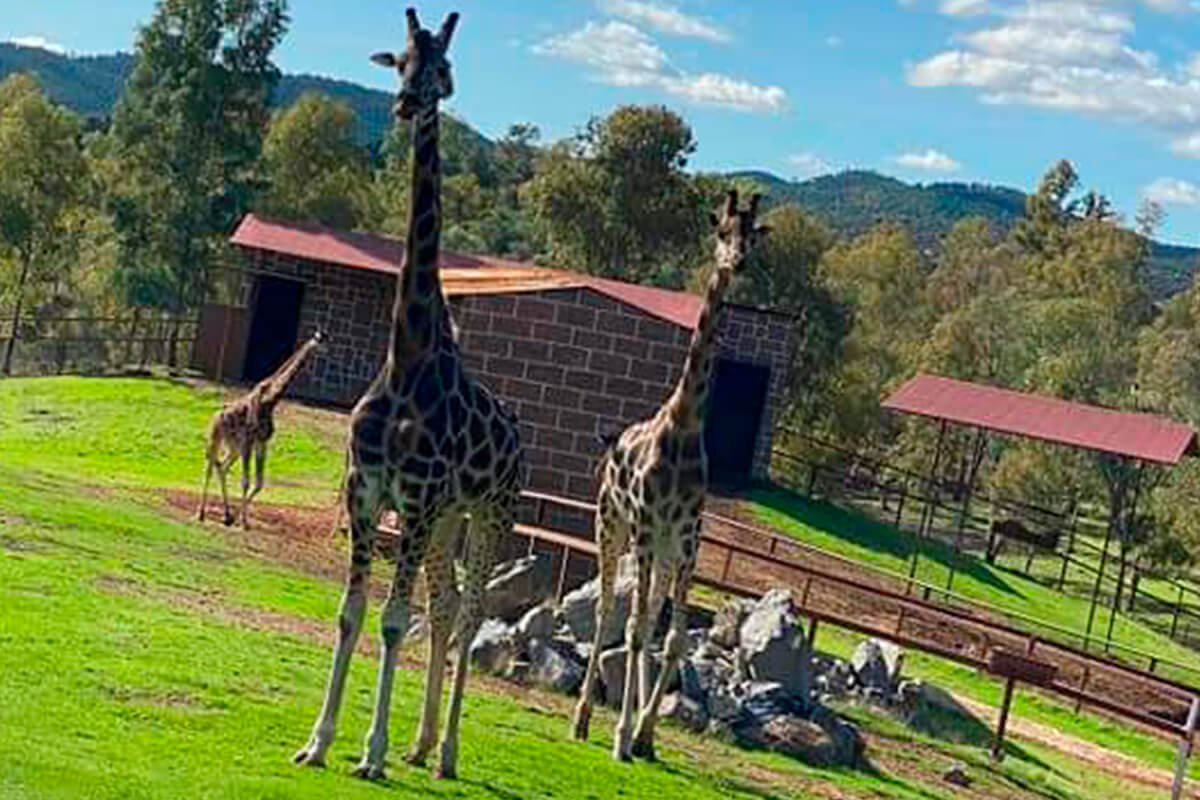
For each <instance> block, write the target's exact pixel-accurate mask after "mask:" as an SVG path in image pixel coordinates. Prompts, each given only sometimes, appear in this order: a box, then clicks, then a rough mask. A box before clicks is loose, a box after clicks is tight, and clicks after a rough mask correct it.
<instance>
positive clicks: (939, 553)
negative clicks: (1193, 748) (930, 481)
mask: <svg viewBox="0 0 1200 800" xmlns="http://www.w3.org/2000/svg"><path fill="white" fill-rule="evenodd" d="M751 500H752V503H751V509H752V512H753V513H754V514H755V516H756V517H757V518H758V520H759V521H760V522H762V523H763V524H765V525H768V526H770V527H772V528H775V529H776V530H779V531H782V532H785V533H787V534H789V535H791V536H793V537H795V538H796V539H798V540H800V541H804V542H806V543H808V544H812V545H814V546H816V547H819V548H821V549H823V550H827V551H829V552H832V553H837V554H839V555H842V556H845V557H846V558H850V559H853V560H855V561H859V562H862V563H865V564H869V565H871V566H874V567H879V568H881V569H886V570H890V571H892V572H896V573H901V574H904V575H907V574H908V570H909V565H910V561H911V554H912V537H911V536H909V535H908V534H906V533H905V534H902V533H898V532H897V531H896V530H895V529H894V528H893V527H891V526H890V525H886V524H884V523H881V522H877V521H875V520H873V519H870V518H868V517H866V516H864V515H862V514H859V513H856V512H854V511H849V510H845V509H842V508H838V507H836V506H833V505H830V504H828V503H824V502H808V501H806V500H805V499H804V498H803V497H801V496H800V495H797V494H794V493H791V492H787V491H784V490H781V489H762V490H758V491H756V492H754V493H752V494H751ZM952 563H953V564H954V565H955V569H956V574H955V578H954V591H955V592H956V593H957V594H960V595H963V596H965V597H968V598H971V599H973V600H979V601H982V602H984V603H988V604H990V605H993V606H996V607H998V608H1000V609H1004V610H1006V611H1012V612H1015V613H1018V614H1024V615H1027V616H1029V617H1033V618H1036V619H1038V620H1040V621H1043V622H1046V623H1050V624H1052V625H1057V626H1059V627H1061V628H1066V629H1069V630H1072V631H1080V632H1082V631H1083V630H1084V629H1085V627H1086V625H1087V617H1088V601H1087V600H1086V599H1084V598H1080V597H1071V596H1066V595H1063V594H1060V593H1058V592H1055V591H1054V590H1052V589H1050V588H1047V587H1046V586H1044V585H1043V584H1041V583H1038V582H1037V581H1034V580H1030V579H1029V578H1027V577H1025V576H1024V575H1023V574H1021V573H1020V572H1017V571H1014V570H1011V569H1005V568H1003V567H1002V566H993V565H989V564H987V563H986V562H985V561H983V560H982V559H980V558H976V557H973V556H969V555H960V556H959V557H958V558H957V560H956V561H955V556H954V553H953V550H952V549H951V547H950V546H948V545H946V544H945V543H943V542H940V541H936V540H925V541H923V542H922V543H921V545H920V557H919V560H918V569H917V579H918V580H921V581H923V582H925V583H928V584H931V585H933V586H935V587H942V586H945V585H946V578H947V575H948V573H949V569H950V565H951V564H952ZM1107 627H1108V611H1107V610H1104V609H1101V610H1098V611H1097V615H1096V621H1095V626H1094V630H1095V631H1098V632H1099V636H1100V637H1101V638H1102V637H1103V636H1104V632H1105V631H1106V630H1107ZM1052 638H1053V637H1052ZM1113 641H1114V642H1116V643H1119V644H1123V645H1126V646H1128V647H1131V648H1134V649H1136V650H1140V651H1142V652H1144V653H1147V654H1153V655H1155V656H1158V657H1159V658H1161V659H1169V660H1171V661H1174V662H1177V663H1179V664H1183V665H1195V664H1197V661H1198V659H1197V654H1196V652H1195V651H1193V650H1190V649H1189V648H1186V647H1184V646H1182V645H1180V644H1178V643H1176V642H1173V641H1171V640H1170V639H1168V638H1167V637H1166V636H1164V635H1163V634H1161V633H1159V632H1157V631H1155V630H1153V629H1151V628H1149V627H1147V626H1146V625H1143V624H1141V623H1140V622H1137V621H1135V620H1132V619H1130V618H1129V617H1127V616H1124V615H1118V616H1117V618H1116V620H1115V622H1114V625H1113ZM1072 643H1074V644H1078V642H1077V641H1076V642H1072ZM1146 663H1147V662H1146V660H1145V659H1143V660H1142V661H1141V663H1139V664H1138V665H1139V666H1141V667H1143V668H1144V667H1145V666H1146ZM1177 677H1179V678H1180V679H1182V680H1188V681H1189V682H1193V683H1195V682H1197V680H1200V676H1198V675H1197V674H1196V673H1194V672H1192V673H1188V672H1181V673H1180V674H1179V675H1178V676H1177Z"/></svg>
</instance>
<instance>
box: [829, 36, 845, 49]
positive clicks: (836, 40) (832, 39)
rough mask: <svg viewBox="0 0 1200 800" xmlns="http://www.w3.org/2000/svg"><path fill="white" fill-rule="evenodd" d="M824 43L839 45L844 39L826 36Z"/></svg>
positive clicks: (833, 45)
mask: <svg viewBox="0 0 1200 800" xmlns="http://www.w3.org/2000/svg"><path fill="white" fill-rule="evenodd" d="M825 44H826V46H828V47H841V46H842V45H843V44H845V41H844V40H843V39H842V37H840V36H826V37H825Z"/></svg>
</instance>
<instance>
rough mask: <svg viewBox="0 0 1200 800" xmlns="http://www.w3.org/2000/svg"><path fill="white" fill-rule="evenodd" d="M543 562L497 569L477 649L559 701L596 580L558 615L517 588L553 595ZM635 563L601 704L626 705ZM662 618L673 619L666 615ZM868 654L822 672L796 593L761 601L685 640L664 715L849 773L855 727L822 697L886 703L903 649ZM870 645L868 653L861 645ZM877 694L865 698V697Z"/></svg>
mask: <svg viewBox="0 0 1200 800" xmlns="http://www.w3.org/2000/svg"><path fill="white" fill-rule="evenodd" d="M542 569H543V567H542V566H540V565H539V563H538V560H537V557H530V558H529V559H522V560H521V561H519V562H515V563H513V564H508V565H504V566H502V567H500V568H498V569H497V572H496V576H495V578H494V580H493V584H492V585H493V587H494V589H496V590H497V591H495V592H491V591H490V592H489V593H490V594H493V595H494V597H502V598H504V599H503V602H497V601H495V600H494V597H493V598H490V602H489V608H490V609H491V610H492V612H493V613H494V618H491V619H488V620H487V621H486V622H485V623H484V625H483V627H482V628H481V629H480V631H479V633H478V635H477V636H476V637H475V640H474V642H473V643H472V645H471V650H470V652H471V659H472V663H473V664H474V666H475V667H476V668H478V669H481V670H485V671H487V672H490V673H493V674H496V675H501V676H504V677H506V678H509V679H512V680H516V681H520V682H523V683H528V684H532V685H537V686H542V687H545V688H549V689H552V690H554V691H559V692H565V693H576V692H578V690H579V687H580V685H581V683H582V681H583V674H584V670H585V669H586V666H587V660H588V657H589V656H590V654H591V648H592V642H593V638H594V635H595V625H596V603H597V602H598V600H599V582H598V581H591V582H589V583H587V584H584V585H583V586H581V587H580V588H578V589H576V590H575V591H573V592H571V593H570V594H568V595H567V596H566V597H564V598H563V601H562V603H560V604H559V605H558V607H556V608H555V607H552V606H551V605H550V604H549V603H547V602H545V598H544V597H543V596H541V595H540V594H539V592H538V591H536V590H532V591H529V592H522V591H520V590H519V588H514V587H532V586H538V585H540V586H542V587H545V586H547V585H549V583H550V582H549V581H546V582H545V583H542V582H540V581H532V580H529V578H530V577H532V576H534V575H535V573H537V572H538V571H540V570H542ZM634 584H635V575H634V568H633V562H632V561H631V560H630V559H628V558H626V559H622V562H621V565H620V568H619V571H618V576H617V581H616V591H615V599H614V608H613V612H612V614H611V616H610V622H609V623H608V625H607V629H606V630H605V631H604V633H603V636H602V637H601V638H600V644H601V648H602V652H601V656H600V662H599V667H600V674H599V678H600V679H599V686H598V687H597V698H596V699H597V701H599V702H603V703H605V704H607V705H609V706H613V707H616V706H619V705H620V702H621V697H622V695H623V691H624V680H625V661H626V658H627V655H628V653H627V650H626V648H625V646H624V631H625V623H626V621H627V619H628V617H629V612H630V607H631V604H632V599H633V589H634ZM664 611H665V610H664ZM666 620H667V615H666V614H665V613H664V615H663V617H662V618H661V619H660V620H657V621H656V624H655V632H654V636H653V637H652V638H651V646H650V648H649V649H648V652H649V655H650V659H651V680H657V677H658V672H659V670H660V668H661V663H662V660H661V647H662V635H663V633H664V632H665V627H666V625H665V623H666ZM866 644H867V645H870V647H869V648H868V650H869V652H867V653H865V654H864V656H863V658H862V659H859V658H858V657H857V656H856V659H855V661H854V662H853V663H850V664H846V663H845V662H838V661H836V660H833V659H818V660H816V661H815V662H814V659H813V657H812V652H811V649H810V646H809V640H808V635H807V631H806V630H805V626H804V624H803V621H802V619H801V615H800V613H799V611H798V609H797V608H796V606H795V605H794V603H793V602H792V598H791V595H790V593H789V592H788V591H786V590H783V589H777V590H774V591H772V592H770V593H768V594H767V595H765V596H764V597H762V598H761V599H759V600H757V601H748V600H739V601H734V602H731V603H729V604H727V605H726V606H725V607H723V608H722V609H721V610H720V611H719V612H718V613H717V614H716V616H715V618H714V619H713V620H712V623H711V625H710V626H709V627H697V628H694V629H692V630H690V631H689V632H688V636H687V641H686V647H685V655H684V657H683V659H682V660H681V663H680V668H679V670H678V671H677V674H676V675H675V676H674V679H673V681H672V684H673V685H671V686H670V687H669V689H670V692H671V693H670V694H669V695H668V696H667V697H666V698H665V700H664V703H663V708H662V714H663V716H664V717H667V718H671V719H674V720H675V721H676V722H677V723H679V724H680V725H682V726H684V727H686V728H688V729H690V730H693V731H697V732H701V731H708V732H712V733H718V734H722V735H727V736H732V737H733V738H736V739H737V740H739V741H742V742H744V743H747V744H750V745H754V746H760V747H765V748H769V749H773V750H778V751H783V752H787V753H790V754H792V755H795V756H798V757H800V758H802V759H804V760H806V761H808V762H810V763H814V764H823V765H824V764H853V763H855V762H856V761H857V760H858V759H859V756H860V755H861V753H862V748H863V745H862V739H861V737H860V736H859V734H858V731H857V730H856V729H855V728H854V726H853V725H851V724H850V723H848V722H846V721H845V720H843V719H841V718H840V717H838V716H837V715H836V714H834V713H833V712H832V711H830V710H829V709H828V708H827V707H826V706H825V705H823V704H822V703H821V702H820V700H821V698H823V697H824V698H830V697H838V698H840V697H845V696H847V695H848V694H850V693H854V692H859V693H860V696H862V697H864V699H875V698H876V696H878V698H884V697H890V696H892V695H894V694H895V692H894V691H892V690H890V689H885V687H891V686H898V678H899V670H900V661H901V658H900V656H899V651H898V649H895V648H894V647H893V646H889V645H887V644H886V643H878V642H876V643H870V642H869V643H866ZM865 646H866V645H865ZM868 689H869V690H870V693H867V694H862V692H863V691H865V690H868Z"/></svg>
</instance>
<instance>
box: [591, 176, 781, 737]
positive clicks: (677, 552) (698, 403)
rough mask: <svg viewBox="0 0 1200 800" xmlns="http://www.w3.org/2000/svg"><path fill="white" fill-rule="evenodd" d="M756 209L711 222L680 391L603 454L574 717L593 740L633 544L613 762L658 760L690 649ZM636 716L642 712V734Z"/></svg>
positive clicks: (727, 209) (754, 202) (758, 232)
mask: <svg viewBox="0 0 1200 800" xmlns="http://www.w3.org/2000/svg"><path fill="white" fill-rule="evenodd" d="M758 202H759V196H758V195H754V196H753V197H751V199H750V206H749V208H748V209H747V210H745V211H739V210H738V207H737V192H736V191H732V190H731V191H730V192H729V194H728V196H727V198H726V200H725V203H724V205H723V207H722V208H721V213H720V215H719V216H718V215H716V214H713V215H711V219H712V222H713V225H715V226H716V229H717V238H716V269H715V270H714V271H713V275H712V278H711V279H710V280H709V283H708V292H707V296H706V298H705V303H704V308H703V311H702V312H701V314H700V320H699V322H698V323H697V324H696V330H695V333H694V334H693V335H692V342H691V346H690V349H689V350H688V356H687V361H686V363H685V364H684V367H683V375H682V377H681V378H680V380H679V385H678V386H677V387H676V388H675V391H674V392H673V393H672V394H671V396H670V397H668V398H667V401H666V403H664V404H663V406H662V408H661V409H659V411H658V413H657V414H655V415H654V417H652V418H651V419H648V420H645V421H643V422H638V423H634V424H633V425H631V426H629V427H628V428H626V429H625V432H624V433H622V434H621V435H620V437H619V438H618V439H617V440H616V441H615V443H613V445H612V446H611V447H610V448H609V450H608V452H607V453H605V455H604V458H603V460H602V462H601V464H600V468H599V474H600V479H601V485H600V491H599V494H598V496H597V500H596V523H595V526H596V540H597V544H598V545H599V548H600V557H599V566H600V601H599V603H598V604H597V606H596V640H595V642H594V643H593V646H592V652H591V657H590V658H589V659H588V666H587V673H586V674H585V676H584V680H583V688H582V689H581V690H580V696H579V705H578V706H577V707H576V710H575V726H574V735H575V738H576V739H580V740H583V739H586V738H587V735H588V720H589V719H590V717H591V703H592V692H593V688H594V685H595V681H596V672H597V667H598V664H599V660H600V651H601V648H602V645H603V641H602V638H603V632H604V631H605V630H606V628H607V625H606V622H607V619H608V617H609V615H610V614H611V612H612V607H613V587H614V583H615V580H616V574H617V561H618V559H619V558H620V556H621V554H622V553H624V552H625V550H626V548H627V547H629V546H630V545H631V544H632V546H633V552H634V555H635V557H636V559H637V583H636V585H635V587H634V593H633V608H632V611H631V613H630V616H629V622H628V624H627V626H626V629H625V639H626V644H627V653H628V656H627V658H626V661H625V694H624V698H623V701H622V704H621V717H620V721H619V722H618V723H617V731H616V737H615V741H614V743H613V756H614V757H615V758H617V759H620V760H622V761H628V760H629V759H630V757H631V756H639V757H644V758H650V759H652V758H654V723H655V720H656V718H657V716H658V709H659V705H660V704H661V703H662V699H663V694H664V692H665V690H666V687H667V686H668V685H669V684H670V682H671V680H672V679H673V677H674V673H675V670H676V668H677V666H678V661H679V658H680V656H681V655H682V651H683V645H684V633H685V631H684V627H685V625H686V621H687V617H686V615H687V608H686V603H687V594H688V588H689V586H690V585H691V582H692V572H693V570H694V569H695V564H696V548H697V544H698V541H699V534H700V511H701V508H702V507H703V505H704V495H705V491H706V489H707V484H708V460H707V456H706V454H705V452H704V416H705V410H706V406H707V402H708V396H709V391H710V389H711V384H712V375H713V360H714V358H715V357H716V349H717V348H716V346H715V345H716V336H717V327H718V324H719V319H718V316H719V311H720V307H721V302H722V300H723V298H724V296H725V292H726V290H727V289H728V287H729V284H730V281H731V280H732V279H733V276H734V275H735V274H736V273H738V272H739V271H740V270H741V269H742V268H743V267H744V265H745V263H746V259H747V256H748V255H749V253H750V251H751V250H752V249H753V247H754V246H755V244H756V243H757V242H758V241H759V239H761V238H762V236H763V235H764V234H766V233H767V228H766V227H765V226H762V225H757V224H756V218H757V212H758ZM652 576H653V582H652V581H651V578H652ZM668 587H670V591H671V600H672V606H671V611H672V616H671V628H670V631H669V633H668V634H667V639H666V643H665V652H664V654H663V668H662V672H661V673H660V674H659V677H658V682H657V683H656V684H655V685H654V690H653V692H650V680H649V678H650V669H649V667H650V662H649V656H648V654H647V653H646V649H645V648H646V644H647V643H646V639H647V636H648V628H649V620H651V619H656V618H657V616H658V611H659V609H660V607H661V603H662V599H663V597H664V594H665V592H666V590H667V588H668ZM635 691H637V692H638V696H637V697H635V695H634V692H635ZM635 704H636V705H635ZM635 709H640V713H639V716H638V719H637V728H636V730H634V729H633V715H634V711H635ZM631 734H632V739H631Z"/></svg>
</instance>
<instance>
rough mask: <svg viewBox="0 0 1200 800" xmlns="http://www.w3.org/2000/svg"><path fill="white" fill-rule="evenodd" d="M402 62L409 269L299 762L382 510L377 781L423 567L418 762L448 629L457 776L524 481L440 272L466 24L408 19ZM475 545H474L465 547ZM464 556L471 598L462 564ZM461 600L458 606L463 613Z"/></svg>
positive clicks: (347, 629) (369, 421) (451, 760)
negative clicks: (479, 648)
mask: <svg viewBox="0 0 1200 800" xmlns="http://www.w3.org/2000/svg"><path fill="white" fill-rule="evenodd" d="M406 15H407V18H408V42H407V48H406V50H405V51H404V52H403V53H399V54H391V53H381V54H376V55H374V56H372V57H371V59H372V61H374V62H375V63H377V64H381V65H383V66H388V67H394V68H396V69H397V70H398V71H399V73H400V75H401V88H400V91H399V94H398V96H397V102H396V107H395V111H396V114H397V116H399V117H400V118H401V119H404V120H412V122H413V158H412V185H411V192H412V199H411V202H410V203H409V220H408V233H407V236H406V242H405V262H404V269H403V270H402V272H401V275H400V278H399V285H398V288H397V291H396V303H395V308H394V310H393V315H392V333H391V342H390V344H389V347H388V353H387V358H386V360H385V362H384V365H383V368H382V369H381V370H380V372H379V374H378V375H377V376H376V378H375V381H374V383H373V384H372V385H371V387H370V388H369V389H368V390H367V391H366V393H365V394H364V395H363V397H362V399H361V400H359V402H358V405H357V406H355V408H354V412H353V415H352V418H351V423H350V447H349V450H350V467H349V472H348V474H347V477H346V485H345V503H346V512H347V514H348V516H349V518H350V569H349V576H348V579H347V585H346V593H345V596H344V598H343V600H342V606H341V611H340V614H339V618H338V637H337V644H336V646H335V649H334V655H333V668H332V671H331V674H330V678H329V685H328V687H327V689H326V694H325V703H324V705H323V707H322V709H321V712H320V716H319V717H318V718H317V722H316V725H315V726H314V728H313V732H312V737H311V738H310V740H309V742H308V744H307V745H306V746H305V747H304V748H303V749H302V750H300V752H298V753H297V754H296V757H295V760H296V761H297V762H299V763H305V764H313V765H320V764H322V763H324V760H325V755H326V752H327V751H328V749H329V745H330V743H331V742H332V741H333V736H334V730H335V727H336V721H337V714H338V709H339V707H340V706H341V702H342V695H343V692H344V689H345V684H346V672H347V669H348V667H349V663H350V657H351V655H352V653H353V652H354V646H355V643H356V642H357V640H358V635H359V631H360V630H361V628H362V622H363V616H364V612H365V608H366V602H367V577H368V573H369V571H370V563H371V546H372V543H373V541H374V539H375V525H374V522H375V520H376V519H377V515H378V512H379V511H380V510H381V509H382V508H384V507H390V508H393V509H395V510H396V511H398V512H399V514H400V517H401V519H402V521H403V529H404V533H403V535H402V537H401V539H400V541H399V543H398V549H397V562H396V572H395V576H394V578H393V581H392V588H391V592H390V593H389V595H388V598H387V601H386V604H385V606H384V609H383V620H382V640H383V648H382V649H383V652H382V660H381V663H380V668H379V683H378V688H377V695H376V701H375V713H374V717H373V719H372V722H371V729H370V732H369V733H368V735H367V741H366V752H365V753H364V755H363V758H362V761H361V762H360V763H359V765H358V767H357V769H356V771H355V774H356V775H358V776H360V777H364V778H378V777H381V776H382V775H383V772H384V757H385V755H386V753H387V747H388V712H389V707H390V701H391V694H392V683H393V678H394V674H395V668H396V656H397V652H398V650H399V648H400V644H401V642H402V641H403V638H404V634H405V633H406V631H407V630H408V624H409V601H410V596H411V594H412V584H413V579H414V578H415V577H416V574H417V570H418V569H419V568H420V567H421V566H422V563H424V569H425V582H426V586H427V590H428V595H429V600H428V602H429V623H430V624H429V632H430V639H429V662H428V667H427V673H426V678H425V699H424V704H423V708H422V713H421V723H420V727H419V730H418V735H417V741H416V742H415V744H414V746H413V749H412V750H411V751H410V753H409V755H408V759H407V760H408V762H409V763H410V764H414V765H419V764H423V763H424V761H425V758H426V756H427V755H428V753H429V751H430V750H431V749H432V747H433V745H434V743H435V741H436V738H437V727H438V716H439V706H440V703H441V695H442V674H443V672H444V667H445V663H446V653H447V648H448V641H449V635H450V631H451V628H452V627H453V626H454V623H455V619H456V618H457V620H458V627H457V631H456V635H457V641H458V657H457V661H456V663H455V665H454V679H453V680H454V682H453V688H452V691H451V698H450V711H449V715H448V719H447V722H446V731H445V735H444V737H443V739H442V745H441V763H440V767H439V774H440V775H441V776H442V777H454V774H455V769H456V763H457V754H458V735H459V722H460V718H461V715H462V700H463V687H464V685H465V683H466V677H467V667H468V657H467V650H468V648H469V647H470V645H471V642H472V640H473V639H474V638H475V633H476V632H477V631H478V629H479V625H480V623H481V622H482V617H483V595H484V588H485V585H486V581H487V578H488V574H489V572H490V570H491V567H492V563H493V561H494V558H495V551H496V545H497V541H498V540H499V538H500V537H501V536H503V535H504V534H505V533H506V532H508V531H510V530H511V529H512V525H513V522H514V519H515V511H516V504H517V499H518V495H519V493H520V483H521V465H522V460H521V448H520V444H519V442H518V438H517V420H516V417H515V416H513V414H511V413H510V412H509V411H508V410H507V409H505V408H504V407H503V406H502V405H501V403H500V401H499V400H498V399H496V398H495V397H494V396H493V395H492V393H491V392H489V391H488V390H487V389H486V388H484V387H483V386H482V385H481V384H480V383H478V382H477V381H476V380H475V379H474V378H473V377H471V376H469V375H468V374H467V373H466V371H465V369H464V368H463V365H462V363H461V359H460V356H459V351H458V345H457V344H456V343H455V340H454V336H453V326H452V324H451V322H450V315H449V310H448V308H447V305H446V300H445V298H444V297H443V295H442V285H441V278H440V275H439V272H438V245H439V240H440V236H441V157H440V155H439V153H438V102H439V101H440V100H442V99H443V98H446V97H449V96H450V94H451V92H452V91H453V84H452V80H451V77H450V65H449V62H448V61H447V60H446V51H447V49H448V48H449V46H450V39H451V36H452V35H453V33H454V28H455V25H456V23H457V21H458V15H457V14H450V15H449V16H448V17H447V18H446V21H445V23H444V24H443V25H442V28H441V31H440V32H439V33H438V34H437V35H436V36H435V35H433V34H431V33H430V32H429V31H427V30H424V29H422V28H421V26H420V24H419V23H418V21H417V15H416V12H415V11H413V10H412V9H411V8H410V9H408V10H407V12H406ZM464 539H465V541H464ZM460 546H461V547H462V549H463V550H464V556H465V561H466V564H465V567H466V569H465V571H464V580H463V596H462V597H461V598H460V596H459V590H458V587H457V585H456V580H455V571H454V557H455V555H456V553H457V551H458V550H459V548H460ZM460 599H461V609H460V608H459V606H460Z"/></svg>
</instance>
